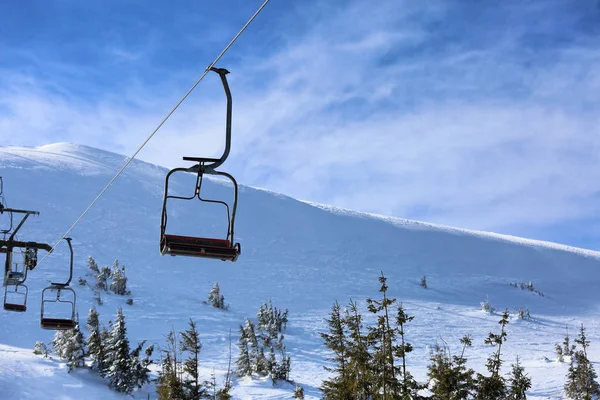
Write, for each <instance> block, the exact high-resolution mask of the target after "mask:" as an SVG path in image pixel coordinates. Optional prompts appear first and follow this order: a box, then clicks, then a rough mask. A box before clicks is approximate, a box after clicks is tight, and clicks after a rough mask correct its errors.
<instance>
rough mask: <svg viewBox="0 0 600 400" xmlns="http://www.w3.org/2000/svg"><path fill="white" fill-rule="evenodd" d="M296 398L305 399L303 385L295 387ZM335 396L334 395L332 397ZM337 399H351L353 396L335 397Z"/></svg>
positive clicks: (294, 396)
mask: <svg viewBox="0 0 600 400" xmlns="http://www.w3.org/2000/svg"><path fill="white" fill-rule="evenodd" d="M292 398H294V399H303V398H304V389H303V388H302V386H300V385H298V384H296V387H295V388H294V395H293V396H292ZM332 398H333V397H332ZM335 398H336V399H351V397H335Z"/></svg>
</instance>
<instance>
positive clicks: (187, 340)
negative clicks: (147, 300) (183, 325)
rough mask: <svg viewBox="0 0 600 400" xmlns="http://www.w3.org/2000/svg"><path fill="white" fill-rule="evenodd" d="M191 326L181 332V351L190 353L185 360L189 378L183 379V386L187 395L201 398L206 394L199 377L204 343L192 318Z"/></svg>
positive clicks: (184, 365)
mask: <svg viewBox="0 0 600 400" xmlns="http://www.w3.org/2000/svg"><path fill="white" fill-rule="evenodd" d="M188 324H189V328H188V329H187V330H186V331H185V332H181V333H180V334H181V342H179V344H180V350H181V353H182V354H183V352H186V351H187V352H188V353H190V355H189V357H188V358H187V359H186V360H185V361H184V362H183V372H184V373H186V374H187V375H188V376H189V378H188V379H185V380H184V381H183V387H184V390H185V392H186V396H187V398H189V399H193V400H196V399H200V398H201V397H202V395H203V394H204V388H203V387H202V385H201V384H200V382H199V380H198V378H199V370H198V367H199V359H200V350H201V349H202V343H200V334H199V333H198V331H197V330H196V323H195V322H194V321H192V320H191V319H190V321H189V323H188Z"/></svg>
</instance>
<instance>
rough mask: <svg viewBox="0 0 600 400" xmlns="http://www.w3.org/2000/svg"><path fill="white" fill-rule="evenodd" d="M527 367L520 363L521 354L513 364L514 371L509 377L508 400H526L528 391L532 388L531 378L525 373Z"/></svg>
mask: <svg viewBox="0 0 600 400" xmlns="http://www.w3.org/2000/svg"><path fill="white" fill-rule="evenodd" d="M524 371H525V368H523V366H522V365H520V364H519V356H517V363H516V364H512V371H511V373H510V376H509V378H508V383H509V387H508V397H507V400H526V399H527V395H526V394H525V392H527V391H528V390H529V389H530V388H531V378H529V377H528V376H527V374H525V372H524Z"/></svg>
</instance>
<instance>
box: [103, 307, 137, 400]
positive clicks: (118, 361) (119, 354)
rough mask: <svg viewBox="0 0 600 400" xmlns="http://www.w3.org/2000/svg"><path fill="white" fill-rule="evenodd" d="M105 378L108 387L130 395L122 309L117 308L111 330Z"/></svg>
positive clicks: (130, 384) (127, 355)
mask: <svg viewBox="0 0 600 400" xmlns="http://www.w3.org/2000/svg"><path fill="white" fill-rule="evenodd" d="M107 350H108V351H107V357H106V361H107V366H108V370H107V372H106V377H107V378H108V379H109V382H110V387H111V388H113V389H115V390H117V391H118V392H121V393H131V390H132V386H133V385H132V379H131V373H130V369H129V368H130V365H131V362H130V358H129V357H130V356H129V354H130V353H129V352H130V349H129V339H128V338H127V328H126V326H125V316H124V315H123V309H122V308H120V307H119V309H118V310H117V316H116V320H115V322H114V324H113V325H112V330H111V332H110V339H109V343H108V349H107Z"/></svg>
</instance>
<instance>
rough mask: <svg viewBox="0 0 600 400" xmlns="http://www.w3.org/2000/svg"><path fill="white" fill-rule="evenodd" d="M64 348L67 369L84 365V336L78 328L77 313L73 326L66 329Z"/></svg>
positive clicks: (70, 369)
mask: <svg viewBox="0 0 600 400" xmlns="http://www.w3.org/2000/svg"><path fill="white" fill-rule="evenodd" d="M68 332H69V334H68V335H67V338H68V339H67V340H66V342H65V348H64V359H65V360H67V368H68V371H69V372H71V371H72V370H73V369H74V368H81V367H84V366H85V356H86V349H85V338H84V337H83V333H82V332H81V329H80V328H79V315H77V317H76V320H75V327H74V328H73V329H71V330H69V331H68Z"/></svg>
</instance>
